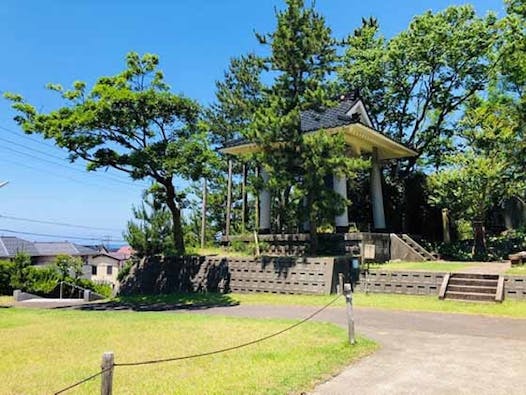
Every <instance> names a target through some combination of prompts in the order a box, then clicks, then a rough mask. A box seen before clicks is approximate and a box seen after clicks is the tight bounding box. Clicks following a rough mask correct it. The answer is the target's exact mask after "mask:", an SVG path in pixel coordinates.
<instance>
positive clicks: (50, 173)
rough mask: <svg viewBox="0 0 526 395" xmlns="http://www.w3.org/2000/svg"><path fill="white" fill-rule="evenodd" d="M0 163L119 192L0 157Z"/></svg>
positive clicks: (115, 189)
mask: <svg viewBox="0 0 526 395" xmlns="http://www.w3.org/2000/svg"><path fill="white" fill-rule="evenodd" d="M0 161H3V162H6V163H10V164H13V165H16V166H20V167H25V168H27V169H30V170H34V171H38V172H41V173H45V174H46V175H52V176H55V177H58V178H65V179H67V180H69V181H73V182H76V183H78V184H81V185H84V186H86V185H89V186H93V187H96V188H106V189H109V190H113V191H119V192H120V191H121V190H120V189H117V188H114V187H112V186H107V185H101V184H98V185H97V184H93V183H90V182H86V181H80V180H78V179H76V178H73V177H70V176H67V175H65V174H60V173H55V172H52V171H49V170H45V169H42V168H39V167H34V166H31V165H27V164H25V163H20V162H17V161H13V160H7V159H6V158H4V157H2V156H0Z"/></svg>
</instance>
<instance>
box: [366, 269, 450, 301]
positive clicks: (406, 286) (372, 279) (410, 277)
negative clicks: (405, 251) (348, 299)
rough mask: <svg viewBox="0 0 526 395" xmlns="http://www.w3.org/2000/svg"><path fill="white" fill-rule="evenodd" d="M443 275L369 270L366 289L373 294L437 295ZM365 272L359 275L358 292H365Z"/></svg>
mask: <svg viewBox="0 0 526 395" xmlns="http://www.w3.org/2000/svg"><path fill="white" fill-rule="evenodd" d="M444 275H445V273H440V272H439V273H437V272H409V271H387V270H371V271H369V276H368V280H367V289H368V290H369V292H373V293H394V294H405V295H438V292H439V290H440V286H441V285H442V280H443V279H444ZM365 287H366V277H365V272H363V271H362V273H361V274H360V282H359V284H358V290H360V291H365Z"/></svg>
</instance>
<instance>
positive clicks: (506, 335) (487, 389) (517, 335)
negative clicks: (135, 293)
mask: <svg viewBox="0 0 526 395" xmlns="http://www.w3.org/2000/svg"><path fill="white" fill-rule="evenodd" d="M314 310H315V309H314V308H308V307H286V306H284V307H277V306H243V305H242V306H235V307H218V308H212V309H208V310H203V311H200V312H201V313H205V314H221V315H233V316H241V317H259V318H300V317H305V316H307V315H308V314H310V313H311V312H312V311H314ZM355 313H356V314H355V315H356V329H357V331H358V332H360V333H362V334H364V335H366V336H368V337H370V338H373V339H375V340H377V341H378V342H379V343H380V344H381V346H382V348H381V349H380V350H379V351H378V352H376V353H375V354H373V355H371V356H369V357H367V358H364V359H362V360H360V361H358V362H357V363H355V364H353V365H351V366H349V367H348V368H346V369H345V370H344V371H343V372H342V373H341V374H339V375H338V376H336V377H335V378H333V379H332V380H330V381H328V382H326V383H323V384H321V385H319V386H318V387H317V388H316V389H315V390H314V392H313V394H327V395H329V394H330V395H338V394H346V395H347V394H360V395H362V394H477V395H478V394H492V395H493V394H521V395H523V394H526V319H509V318H491V317H484V316H475V315H464V314H442V313H424V312H401V311H387V310H377V309H367V308H357V309H355ZM316 319H317V320H321V321H330V322H334V323H336V324H339V325H342V326H345V325H346V321H345V312H344V310H343V309H341V308H330V309H327V310H325V311H324V312H322V313H321V314H320V315H319V316H318V317H317V318H316Z"/></svg>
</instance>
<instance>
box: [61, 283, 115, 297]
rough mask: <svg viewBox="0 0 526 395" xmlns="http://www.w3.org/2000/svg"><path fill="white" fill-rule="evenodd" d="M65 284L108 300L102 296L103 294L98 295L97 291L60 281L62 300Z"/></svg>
mask: <svg viewBox="0 0 526 395" xmlns="http://www.w3.org/2000/svg"><path fill="white" fill-rule="evenodd" d="M63 284H66V285H69V286H70V287H73V288H77V289H78V290H80V291H82V292H84V291H90V292H91V293H92V294H95V295H97V296H100V297H101V298H103V299H106V296H104V295H101V294H100V293H98V292H95V291H93V290H91V289H87V288H82V287H79V286H78V285H75V284H71V283H68V282H67V281H60V282H59V285H60V299H62V293H63V292H62V286H63Z"/></svg>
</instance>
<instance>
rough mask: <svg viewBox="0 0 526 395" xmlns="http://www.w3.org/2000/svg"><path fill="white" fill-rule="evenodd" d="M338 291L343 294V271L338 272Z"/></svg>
mask: <svg viewBox="0 0 526 395" xmlns="http://www.w3.org/2000/svg"><path fill="white" fill-rule="evenodd" d="M338 293H339V294H340V295H343V273H338Z"/></svg>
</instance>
